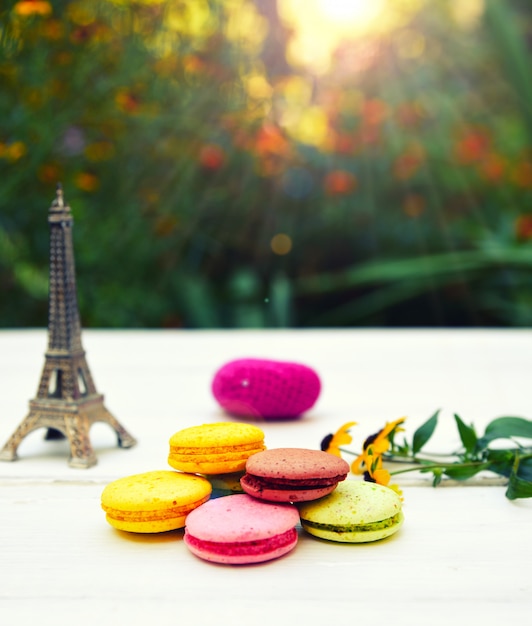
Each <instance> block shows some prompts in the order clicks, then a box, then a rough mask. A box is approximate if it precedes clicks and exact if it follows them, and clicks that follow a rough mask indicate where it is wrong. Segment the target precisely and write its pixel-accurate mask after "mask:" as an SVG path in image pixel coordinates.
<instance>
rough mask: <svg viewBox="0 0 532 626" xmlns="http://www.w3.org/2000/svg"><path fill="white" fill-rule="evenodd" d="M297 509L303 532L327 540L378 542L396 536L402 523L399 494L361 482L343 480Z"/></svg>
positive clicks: (380, 486) (373, 484)
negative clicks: (332, 489) (321, 496)
mask: <svg viewBox="0 0 532 626" xmlns="http://www.w3.org/2000/svg"><path fill="white" fill-rule="evenodd" d="M298 508H299V515H300V517H301V525H302V527H303V528H304V530H306V531H307V532H308V533H309V534H311V535H314V536H315V537H320V538H321V539H328V540H329V541H339V542H343V543H366V542H369V541H378V540H380V539H384V538H385V537H389V536H390V535H393V534H394V533H396V532H397V531H398V530H399V528H400V527H401V525H402V523H403V512H402V505H401V498H400V497H399V496H398V494H397V493H396V492H395V491H393V489H390V488H389V487H384V486H383V485H379V484H377V483H371V482H365V481H362V480H346V481H345V482H343V483H342V484H341V485H338V488H337V489H336V490H335V491H334V492H333V493H331V494H330V495H328V496H326V497H325V498H321V499H320V500H316V501H315V502H306V503H303V504H301V505H298Z"/></svg>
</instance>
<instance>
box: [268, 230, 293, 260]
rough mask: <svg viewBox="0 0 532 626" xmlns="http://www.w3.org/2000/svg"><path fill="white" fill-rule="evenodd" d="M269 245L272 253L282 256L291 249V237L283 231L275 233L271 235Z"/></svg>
mask: <svg viewBox="0 0 532 626" xmlns="http://www.w3.org/2000/svg"><path fill="white" fill-rule="evenodd" d="M270 247H271V249H272V252H273V253H274V254H278V255H279V256H284V255H285V254H288V253H289V252H290V250H292V239H291V237H289V236H288V235H286V234H285V233H277V234H276V235H274V236H273V237H272V240H271V241H270Z"/></svg>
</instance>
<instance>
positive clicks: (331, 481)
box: [240, 448, 349, 502]
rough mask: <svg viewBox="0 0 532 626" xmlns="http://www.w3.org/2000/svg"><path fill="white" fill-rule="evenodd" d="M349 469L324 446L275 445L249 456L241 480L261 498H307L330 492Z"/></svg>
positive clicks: (250, 490) (346, 464) (248, 491)
mask: <svg viewBox="0 0 532 626" xmlns="http://www.w3.org/2000/svg"><path fill="white" fill-rule="evenodd" d="M348 473H349V464H348V463H347V461H345V460H344V459H341V458H339V457H337V456H335V455H333V454H329V453H327V452H322V451H321V450H309V449H307V448H272V449H269V450H264V451H263V452H258V453H257V454H254V455H253V456H251V457H249V459H248V460H247V462H246V473H245V474H244V476H243V477H242V478H241V479H240V484H241V485H242V489H243V490H244V491H245V492H246V493H247V494H249V495H251V496H253V497H255V498H259V499H261V500H267V501H271V502H307V501H309V500H316V499H318V498H321V497H323V496H326V495H328V494H330V493H331V492H332V491H334V489H336V486H337V485H338V483H339V482H341V481H342V480H345V479H346V477H347V474H348Z"/></svg>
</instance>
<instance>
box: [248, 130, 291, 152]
mask: <svg viewBox="0 0 532 626" xmlns="http://www.w3.org/2000/svg"><path fill="white" fill-rule="evenodd" d="M289 148H290V146H289V143H288V140H287V139H286V137H285V136H284V134H283V133H282V131H281V130H280V129H279V128H278V127H277V126H274V125H273V124H264V125H263V126H262V127H261V128H260V129H259V132H258V133H257V136H256V138H255V150H256V152H257V153H258V154H260V155H263V156H265V155H268V154H276V155H284V154H287V153H288V151H289Z"/></svg>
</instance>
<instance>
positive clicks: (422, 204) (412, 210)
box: [403, 193, 427, 218]
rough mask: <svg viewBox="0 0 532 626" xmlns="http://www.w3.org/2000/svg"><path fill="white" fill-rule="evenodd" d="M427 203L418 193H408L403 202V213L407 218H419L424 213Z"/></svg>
mask: <svg viewBox="0 0 532 626" xmlns="http://www.w3.org/2000/svg"><path fill="white" fill-rule="evenodd" d="M426 205H427V201H426V200H425V198H424V197H423V196H422V195H420V194H418V193H409V194H407V195H406V196H405V198H404V200H403V211H404V213H405V214H406V215H408V217H412V218H415V217H419V216H420V215H422V214H423V213H424V212H425V208H426Z"/></svg>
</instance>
